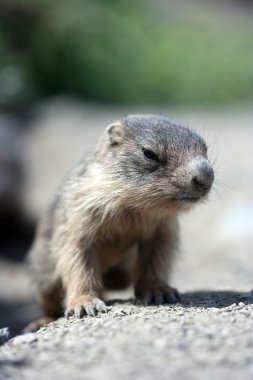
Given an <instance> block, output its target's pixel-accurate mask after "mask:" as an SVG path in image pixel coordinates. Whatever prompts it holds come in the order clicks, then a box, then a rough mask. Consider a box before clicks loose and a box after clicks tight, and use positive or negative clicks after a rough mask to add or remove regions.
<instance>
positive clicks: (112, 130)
mask: <svg viewBox="0 0 253 380" xmlns="http://www.w3.org/2000/svg"><path fill="white" fill-rule="evenodd" d="M106 132H107V133H108V136H109V141H110V143H111V145H117V144H120V143H121V142H122V141H123V140H124V137H125V131H124V127H123V125H122V124H121V123H120V122H119V121H117V122H116V123H113V124H110V125H108V127H107V128H106Z"/></svg>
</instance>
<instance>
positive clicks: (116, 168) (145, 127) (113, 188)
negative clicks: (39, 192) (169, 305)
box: [30, 115, 214, 318]
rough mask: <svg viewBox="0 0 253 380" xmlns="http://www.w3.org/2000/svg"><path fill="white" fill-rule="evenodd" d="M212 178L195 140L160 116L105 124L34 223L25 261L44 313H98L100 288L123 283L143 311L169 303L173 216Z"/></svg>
mask: <svg viewBox="0 0 253 380" xmlns="http://www.w3.org/2000/svg"><path fill="white" fill-rule="evenodd" d="M213 179H214V173H213V169H212V167H211V165H210V163H209V161H208V159H207V147H206V144H205V142H204V141H203V140H202V138H201V137H200V136H199V135H198V134H196V133H195V132H193V131H191V130H190V129H188V128H186V127H183V126H180V125H179V124H177V123H175V122H173V121H171V120H170V119H169V118H167V117H165V116H160V115H130V116H128V117H126V118H123V119H122V120H120V121H119V122H116V123H114V124H111V125H109V126H108V127H107V128H106V130H105V132H104V135H103V136H102V138H101V140H100V142H99V144H98V146H97V148H96V149H95V151H94V152H93V154H92V155H91V156H90V157H89V158H88V159H87V160H86V161H85V160H83V161H81V162H80V163H79V164H78V166H77V167H76V169H75V170H74V171H73V172H72V173H71V174H70V176H69V177H68V179H67V180H66V181H65V183H64V184H63V186H62V187H61V190H60V191H59V192H58V194H57V196H56V198H55V201H54V203H53V204H52V206H51V208H50V209H49V210H48V212H47V213H46V215H45V216H44V217H43V218H42V220H41V222H40V224H39V227H38V232H37V237H36V240H35V242H34V245H33V247H32V250H31V253H30V258H31V263H32V268H33V272H34V281H35V283H36V284H37V289H38V294H39V299H40V303H41V305H42V307H43V309H44V311H45V314H46V315H47V316H48V317H52V318H56V317H58V316H59V315H60V314H61V312H62V309H63V308H65V314H66V315H67V316H70V315H75V316H76V317H82V316H83V315H84V314H88V315H95V314H96V313H97V312H99V311H106V306H105V304H104V302H103V301H102V299H103V291H104V289H105V287H109V286H110V287H112V286H115V287H118V288H119V287H123V286H125V285H128V284H129V283H131V282H132V283H133V284H134V289H135V295H136V297H137V298H138V299H140V300H142V302H143V303H144V304H151V303H155V304H163V303H166V302H176V301H177V300H178V297H179V296H178V293H177V291H176V290H175V289H173V288H172V287H170V286H169V284H168V276H169V270H170V267H171V261H172V258H173V253H174V251H175V249H176V246H177V239H178V225H177V218H178V214H179V213H180V211H183V210H186V209H189V208H190V207H191V206H192V205H193V204H196V203H197V202H199V201H200V200H202V199H204V198H205V197H206V195H207V193H208V192H209V190H210V188H211V185H212V183H213Z"/></svg>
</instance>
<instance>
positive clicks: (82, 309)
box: [64, 295, 108, 318]
mask: <svg viewBox="0 0 253 380" xmlns="http://www.w3.org/2000/svg"><path fill="white" fill-rule="evenodd" d="M107 311H108V308H107V306H106V304H105V303H104V301H102V300H100V299H99V298H96V297H94V296H91V295H82V296H79V297H76V298H74V299H72V300H71V301H70V302H69V303H68V305H67V308H66V310H65V313H64V315H65V317H66V318H69V317H71V316H75V317H76V318H82V317H83V316H85V315H88V316H89V317H95V316H96V314H97V313H98V312H101V313H107Z"/></svg>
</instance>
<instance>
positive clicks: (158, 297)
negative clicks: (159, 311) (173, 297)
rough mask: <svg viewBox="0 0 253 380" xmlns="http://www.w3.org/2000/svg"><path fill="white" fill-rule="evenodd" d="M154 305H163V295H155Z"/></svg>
mask: <svg viewBox="0 0 253 380" xmlns="http://www.w3.org/2000/svg"><path fill="white" fill-rule="evenodd" d="M154 301H155V302H154V303H155V305H163V304H164V295H163V293H157V294H156V295H155V297H154Z"/></svg>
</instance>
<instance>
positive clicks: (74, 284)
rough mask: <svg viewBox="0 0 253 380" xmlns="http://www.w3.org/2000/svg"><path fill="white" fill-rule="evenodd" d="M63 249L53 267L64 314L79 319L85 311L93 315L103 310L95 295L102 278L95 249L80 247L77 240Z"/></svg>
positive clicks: (103, 304) (100, 289)
mask: <svg viewBox="0 0 253 380" xmlns="http://www.w3.org/2000/svg"><path fill="white" fill-rule="evenodd" d="M64 250H65V252H64V254H63V252H61V255H60V257H59V259H58V268H57V269H58V271H59V273H60V274H61V279H62V284H63V289H64V291H65V294H66V310H65V316H66V317H70V316H72V315H74V316H75V317H77V318H82V317H83V316H84V315H85V314H87V315H89V316H95V315H96V314H97V312H106V311H107V307H106V305H105V303H104V302H103V301H102V300H101V299H100V298H99V297H100V295H101V294H102V277H101V273H100V268H99V265H98V262H97V256H96V252H95V250H94V249H93V248H91V247H82V244H81V242H76V244H73V241H72V242H71V244H68V245H66V246H65V247H64Z"/></svg>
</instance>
